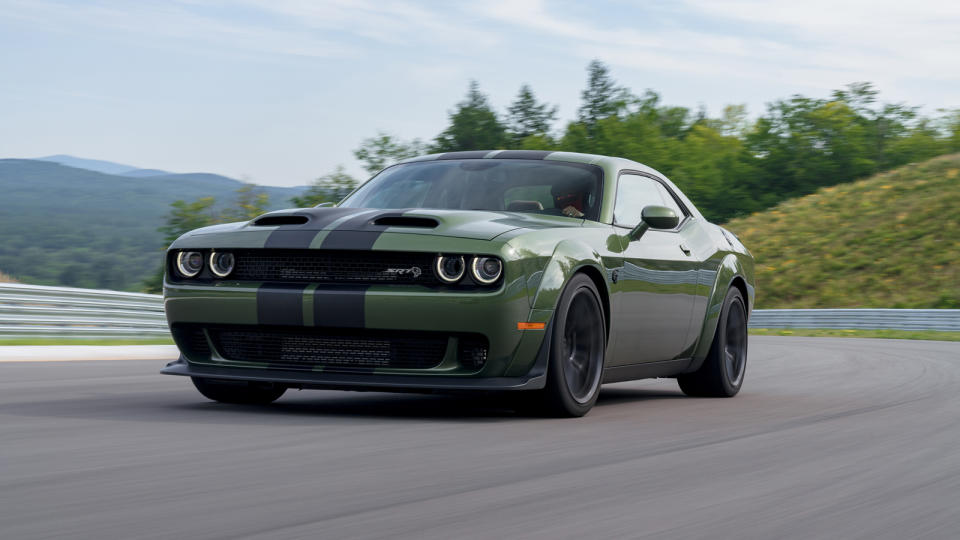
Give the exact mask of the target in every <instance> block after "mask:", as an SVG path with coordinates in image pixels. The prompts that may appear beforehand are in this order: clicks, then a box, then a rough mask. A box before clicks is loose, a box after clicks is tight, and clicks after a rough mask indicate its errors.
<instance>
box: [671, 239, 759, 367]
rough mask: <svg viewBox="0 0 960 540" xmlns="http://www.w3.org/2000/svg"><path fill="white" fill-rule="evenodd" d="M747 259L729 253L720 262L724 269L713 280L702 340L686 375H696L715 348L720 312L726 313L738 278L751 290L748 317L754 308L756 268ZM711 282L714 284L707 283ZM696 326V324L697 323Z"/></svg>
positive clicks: (703, 322) (702, 329)
mask: <svg viewBox="0 0 960 540" xmlns="http://www.w3.org/2000/svg"><path fill="white" fill-rule="evenodd" d="M750 263H751V261H750V260H749V259H748V258H747V256H745V255H740V254H736V253H728V254H727V255H726V256H724V257H723V259H722V260H721V261H720V265H719V266H718V267H717V269H716V270H715V275H714V276H713V280H712V282H713V283H712V285H711V287H712V288H711V290H710V295H709V297H708V299H707V310H706V315H705V316H704V318H703V321H702V322H701V326H700V337H699V339H698V340H697V346H696V349H695V350H694V353H693V362H691V364H690V366H689V367H688V368H687V369H686V370H685V372H686V373H691V372H694V371H696V370H698V369H700V366H701V365H703V361H704V359H706V357H707V353H709V352H710V346H711V345H712V344H713V337H714V335H715V334H716V333H717V325H718V324H719V323H720V312H721V310H722V309H723V300H724V299H725V298H726V296H727V291H729V290H730V287H732V286H733V282H734V280H735V279H736V278H738V277H739V278H741V279H743V281H744V283H745V284H746V287H747V298H745V299H744V301H746V303H747V316H748V317H749V311H750V309H751V308H752V307H753V301H754V287H753V265H752V264H750ZM705 281H707V282H709V281H710V280H709V279H708V280H705ZM694 324H696V323H694Z"/></svg>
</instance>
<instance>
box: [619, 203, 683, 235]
mask: <svg viewBox="0 0 960 540" xmlns="http://www.w3.org/2000/svg"><path fill="white" fill-rule="evenodd" d="M679 224H680V216H678V215H677V213H676V212H674V211H673V209H671V208H667V207H666V206H656V205H650V206H644V207H643V211H642V212H640V223H638V224H637V226H636V227H634V228H633V230H631V231H630V234H629V235H628V236H629V237H630V240H636V239H638V238H640V237H641V236H643V233H645V232H647V229H665V230H670V229H674V228H676V227H677V225H679Z"/></svg>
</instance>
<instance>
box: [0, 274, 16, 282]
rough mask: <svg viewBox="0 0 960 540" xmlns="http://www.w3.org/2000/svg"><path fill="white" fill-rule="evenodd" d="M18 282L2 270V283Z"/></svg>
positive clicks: (0, 278)
mask: <svg viewBox="0 0 960 540" xmlns="http://www.w3.org/2000/svg"><path fill="white" fill-rule="evenodd" d="M16 282H17V280H15V279H13V278H12V277H10V276H8V275H6V274H4V273H3V272H0V283H16Z"/></svg>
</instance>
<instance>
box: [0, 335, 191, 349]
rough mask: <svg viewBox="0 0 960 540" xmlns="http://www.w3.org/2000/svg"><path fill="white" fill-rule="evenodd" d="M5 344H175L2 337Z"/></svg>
mask: <svg viewBox="0 0 960 540" xmlns="http://www.w3.org/2000/svg"><path fill="white" fill-rule="evenodd" d="M4 345H173V339H171V338H150V339H96V338H93V339H69V338H43V337H38V338H0V347H2V346H4Z"/></svg>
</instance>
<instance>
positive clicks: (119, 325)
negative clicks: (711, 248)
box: [0, 283, 960, 338]
mask: <svg viewBox="0 0 960 540" xmlns="http://www.w3.org/2000/svg"><path fill="white" fill-rule="evenodd" d="M750 326H751V327H752V328H838V329H883V330H940V331H949V332H960V309H757V310H754V311H753V314H752V316H751V317H750ZM169 335H170V330H169V329H168V327H167V321H166V318H165V317H164V314H163V302H162V299H161V297H160V295H157V294H141V293H127V292H119V291H104V290H96V289H75V288H70V287H44V286H39V285H21V284H17V283H0V338H14V337H38V336H48V337H56V338H97V337H99V338H139V337H147V338H156V337H164V336H169Z"/></svg>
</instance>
